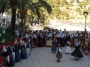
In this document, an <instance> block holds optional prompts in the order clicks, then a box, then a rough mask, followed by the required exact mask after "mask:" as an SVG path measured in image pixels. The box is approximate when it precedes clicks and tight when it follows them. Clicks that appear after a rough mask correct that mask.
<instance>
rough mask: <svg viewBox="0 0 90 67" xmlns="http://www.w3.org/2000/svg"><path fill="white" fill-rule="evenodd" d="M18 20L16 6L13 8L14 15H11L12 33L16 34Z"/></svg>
mask: <svg viewBox="0 0 90 67" xmlns="http://www.w3.org/2000/svg"><path fill="white" fill-rule="evenodd" d="M15 22H16V8H12V17H11V35H14V30H15Z"/></svg>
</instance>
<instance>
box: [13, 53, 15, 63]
mask: <svg viewBox="0 0 90 67" xmlns="http://www.w3.org/2000/svg"><path fill="white" fill-rule="evenodd" d="M12 55H13V61H14V62H15V52H12Z"/></svg>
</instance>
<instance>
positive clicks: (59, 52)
mask: <svg viewBox="0 0 90 67" xmlns="http://www.w3.org/2000/svg"><path fill="white" fill-rule="evenodd" d="M56 58H57V62H60V59H61V58H62V53H61V46H60V45H58V51H57V53H56Z"/></svg>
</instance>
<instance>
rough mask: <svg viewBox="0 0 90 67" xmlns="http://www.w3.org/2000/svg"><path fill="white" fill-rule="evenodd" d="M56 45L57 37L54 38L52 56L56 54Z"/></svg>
mask: <svg viewBox="0 0 90 67" xmlns="http://www.w3.org/2000/svg"><path fill="white" fill-rule="evenodd" d="M56 43H57V40H56V37H54V36H53V38H52V47H51V51H52V54H53V53H56V51H57V47H56Z"/></svg>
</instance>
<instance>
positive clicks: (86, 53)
mask: <svg viewBox="0 0 90 67" xmlns="http://www.w3.org/2000/svg"><path fill="white" fill-rule="evenodd" d="M88 44H89V38H88V34H87V35H86V36H85V55H88Z"/></svg>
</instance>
